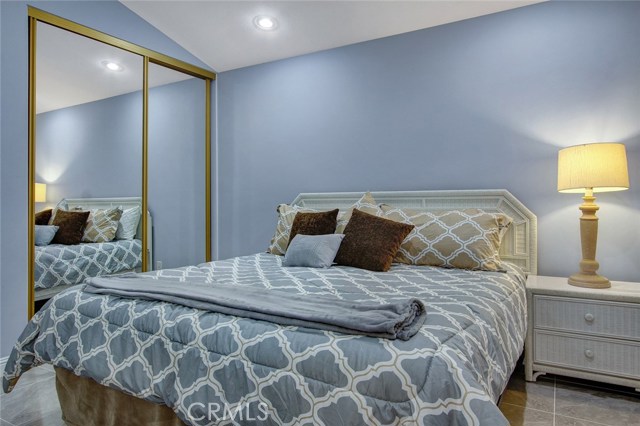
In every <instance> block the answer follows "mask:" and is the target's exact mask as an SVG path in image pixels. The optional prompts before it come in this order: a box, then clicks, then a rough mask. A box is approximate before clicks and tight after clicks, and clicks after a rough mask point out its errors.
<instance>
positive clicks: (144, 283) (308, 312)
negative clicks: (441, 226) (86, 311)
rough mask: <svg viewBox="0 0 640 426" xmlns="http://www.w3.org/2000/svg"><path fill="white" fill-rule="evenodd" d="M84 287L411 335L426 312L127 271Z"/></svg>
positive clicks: (415, 305)
mask: <svg viewBox="0 0 640 426" xmlns="http://www.w3.org/2000/svg"><path fill="white" fill-rule="evenodd" d="M84 291H86V292H88V293H95V294H106V295H112V296H118V297H126V298H141V299H147V300H157V301H163V302H169V303H175V304H178V305H183V306H188V307H192V308H196V309H202V310H207V311H212V312H218V313H221V314H227V315H234V316H239V317H245V318H252V319H256V320H262V321H268V322H272V323H276V324H282V325H293V326H299V327H308V328H316V329H320V330H328V331H337V332H340V333H346V334H362V335H366V336H372V337H381V338H385V339H392V340H393V339H401V340H409V339H410V338H411V337H412V336H413V335H414V334H416V333H417V332H418V330H419V329H420V327H421V326H422V324H423V323H424V320H425V318H426V312H425V308H424V304H423V303H422V302H421V301H420V300H418V299H408V300H407V301H405V302H403V303H388V304H374V303H354V302H348V301H344V300H341V299H338V298H334V297H329V296H315V295H300V294H295V293H291V292H287V291H282V290H280V291H279V290H265V289H264V287H259V288H258V287H243V286H235V285H202V284H185V283H176V282H175V281H168V280H162V279H152V278H149V277H146V276H144V275H137V274H123V275H118V276H110V277H97V278H91V279H89V280H87V281H86V285H85V287H84Z"/></svg>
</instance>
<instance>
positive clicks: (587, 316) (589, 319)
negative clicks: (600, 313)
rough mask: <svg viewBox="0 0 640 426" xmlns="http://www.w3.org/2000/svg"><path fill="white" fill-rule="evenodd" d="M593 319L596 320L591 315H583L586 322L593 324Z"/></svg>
mask: <svg viewBox="0 0 640 426" xmlns="http://www.w3.org/2000/svg"><path fill="white" fill-rule="evenodd" d="M595 318H596V317H594V316H593V314H584V320H585V321H586V322H593V320H594V319H595Z"/></svg>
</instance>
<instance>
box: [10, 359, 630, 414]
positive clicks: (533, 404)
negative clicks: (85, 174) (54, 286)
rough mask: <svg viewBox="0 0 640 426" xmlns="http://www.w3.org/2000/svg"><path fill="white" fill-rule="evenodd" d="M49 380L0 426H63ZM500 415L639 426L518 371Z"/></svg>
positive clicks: (622, 402)
mask: <svg viewBox="0 0 640 426" xmlns="http://www.w3.org/2000/svg"><path fill="white" fill-rule="evenodd" d="M54 377H55V374H54V371H53V368H52V367H51V366H49V365H43V366H41V367H38V368H35V369H33V370H30V371H29V372H27V373H25V375H24V376H23V377H22V378H21V379H20V382H19V383H18V385H17V386H16V387H15V389H14V390H13V392H11V393H10V394H8V395H6V394H1V393H0V426H64V422H63V421H62V419H61V417H60V405H59V404H58V397H57V395H56V389H55V379H54ZM26 402H28V404H26ZM500 409H501V410H502V412H503V413H504V415H505V416H506V417H507V419H508V420H509V422H510V423H511V425H512V426H602V425H607V426H631V425H634V426H640V393H637V392H633V390H632V389H629V388H622V387H617V386H613V385H606V384H601V383H594V382H587V381H580V380H573V379H569V378H564V377H553V376H549V377H545V376H543V377H540V378H539V379H538V381H537V382H536V383H528V382H526V381H525V380H524V373H523V370H522V369H521V368H519V369H518V370H517V371H516V372H515V373H514V374H513V376H512V377H511V380H510V381H509V385H508V386H507V390H506V391H505V392H504V394H503V395H502V398H501V400H500ZM488 426H490V425H488Z"/></svg>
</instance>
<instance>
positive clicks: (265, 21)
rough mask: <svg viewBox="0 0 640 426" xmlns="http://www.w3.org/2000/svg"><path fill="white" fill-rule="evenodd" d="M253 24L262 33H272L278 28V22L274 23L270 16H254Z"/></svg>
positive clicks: (274, 20)
mask: <svg viewBox="0 0 640 426" xmlns="http://www.w3.org/2000/svg"><path fill="white" fill-rule="evenodd" d="M253 23H254V24H255V26H256V27H258V28H260V29H261V30H264V31H272V30H275V29H276V28H277V27H278V21H276V19H275V18H272V17H271V16H264V15H261V16H256V17H255V18H254V19H253Z"/></svg>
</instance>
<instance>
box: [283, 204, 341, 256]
mask: <svg viewBox="0 0 640 426" xmlns="http://www.w3.org/2000/svg"><path fill="white" fill-rule="evenodd" d="M339 211H340V210H338V209H335V210H331V211H328V212H318V213H296V217H295V218H294V219H293V225H292V226H291V233H290V234H289V243H291V241H292V240H293V237H295V236H296V235H298V234H302V235H326V234H333V233H334V232H336V225H337V224H338V212H339ZM289 243H287V247H288V246H289Z"/></svg>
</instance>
